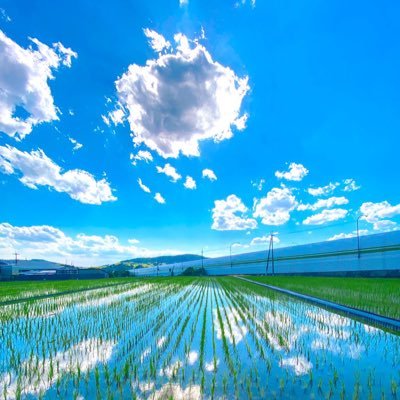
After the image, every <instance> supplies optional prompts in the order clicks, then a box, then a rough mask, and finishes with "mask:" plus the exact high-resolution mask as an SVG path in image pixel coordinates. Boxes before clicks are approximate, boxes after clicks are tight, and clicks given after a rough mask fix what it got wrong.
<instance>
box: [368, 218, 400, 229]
mask: <svg viewBox="0 0 400 400" xmlns="http://www.w3.org/2000/svg"><path fill="white" fill-rule="evenodd" d="M373 227H374V231H392V230H395V229H396V228H397V223H396V222H393V221H390V220H389V219H382V220H380V221H376V222H374V224H373Z"/></svg>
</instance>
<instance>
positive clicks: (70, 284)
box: [0, 278, 127, 302]
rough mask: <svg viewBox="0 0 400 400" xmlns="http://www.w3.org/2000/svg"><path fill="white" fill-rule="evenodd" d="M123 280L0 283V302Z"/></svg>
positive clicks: (111, 283) (105, 285)
mask: <svg viewBox="0 0 400 400" xmlns="http://www.w3.org/2000/svg"><path fill="white" fill-rule="evenodd" d="M125 282H127V279H126V278H125V279H124V278H119V279H118V278H112V279H88V280H63V281H15V282H0V302H2V301H8V300H17V299H26V298H29V297H34V296H42V295H47V294H56V293H60V292H67V291H70V290H81V289H90V288H93V287H103V286H104V287H107V286H109V285H114V284H116V283H125Z"/></svg>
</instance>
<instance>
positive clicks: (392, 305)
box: [246, 276, 400, 319]
mask: <svg viewBox="0 0 400 400" xmlns="http://www.w3.org/2000/svg"><path fill="white" fill-rule="evenodd" d="M246 278H248V279H252V280H254V281H257V282H262V283H267V284H270V285H274V286H278V287H281V288H283V289H288V290H292V291H294V292H298V293H302V294H307V295H310V296H314V297H319V298H321V299H325V300H329V301H334V302H336V303H339V304H343V305H346V306H350V307H354V308H358V309H361V310H365V311H369V312H373V313H376V314H380V315H384V316H387V317H391V318H397V319H400V279H397V278H396V279H394V278H393V279H392V278H328V277H308V276H274V277H246Z"/></svg>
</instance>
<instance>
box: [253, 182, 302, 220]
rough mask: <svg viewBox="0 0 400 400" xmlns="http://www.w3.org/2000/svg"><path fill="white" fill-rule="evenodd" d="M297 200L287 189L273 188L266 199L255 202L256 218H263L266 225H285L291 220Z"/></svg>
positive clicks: (254, 214)
mask: <svg viewBox="0 0 400 400" xmlns="http://www.w3.org/2000/svg"><path fill="white" fill-rule="evenodd" d="M296 205H297V202H296V198H295V197H294V195H293V194H292V191H291V190H290V189H288V188H286V187H283V188H273V189H271V190H270V191H269V192H268V193H267V195H266V196H265V197H262V198H261V199H259V200H257V199H256V200H255V202H254V213H253V216H254V217H255V218H262V220H261V222H262V223H263V224H265V225H283V224H284V223H286V222H287V221H289V219H290V212H291V211H293V210H294V209H295V208H296Z"/></svg>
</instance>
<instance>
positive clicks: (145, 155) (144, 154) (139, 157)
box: [130, 150, 153, 165]
mask: <svg viewBox="0 0 400 400" xmlns="http://www.w3.org/2000/svg"><path fill="white" fill-rule="evenodd" d="M130 159H131V160H133V161H132V165H136V164H137V162H138V161H145V162H146V163H149V162H152V161H153V156H152V155H151V153H150V152H149V151H147V150H139V151H138V153H137V154H132V153H131V154H130Z"/></svg>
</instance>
